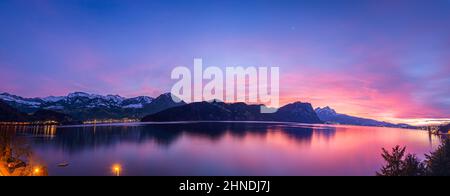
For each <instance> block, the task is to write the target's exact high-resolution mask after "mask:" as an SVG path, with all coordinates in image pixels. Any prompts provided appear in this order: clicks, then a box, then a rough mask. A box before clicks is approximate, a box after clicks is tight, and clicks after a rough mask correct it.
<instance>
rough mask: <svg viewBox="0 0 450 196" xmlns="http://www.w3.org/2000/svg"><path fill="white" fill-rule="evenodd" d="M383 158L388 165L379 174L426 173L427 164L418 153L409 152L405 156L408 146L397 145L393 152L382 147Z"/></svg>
mask: <svg viewBox="0 0 450 196" xmlns="http://www.w3.org/2000/svg"><path fill="white" fill-rule="evenodd" d="M382 150H383V154H381V156H383V159H384V160H385V161H386V165H385V166H383V167H382V168H381V170H380V172H377V173H376V174H377V176H420V175H424V174H425V166H424V164H423V163H421V162H420V160H418V159H417V157H416V155H413V154H408V155H406V157H405V152H406V147H402V148H401V147H400V146H398V145H397V146H395V147H394V148H392V153H390V152H388V151H387V150H386V149H384V148H383V149H382Z"/></svg>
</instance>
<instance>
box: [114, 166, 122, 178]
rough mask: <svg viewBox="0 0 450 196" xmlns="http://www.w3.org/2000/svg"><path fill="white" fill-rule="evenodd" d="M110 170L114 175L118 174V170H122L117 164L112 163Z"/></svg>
mask: <svg viewBox="0 0 450 196" xmlns="http://www.w3.org/2000/svg"><path fill="white" fill-rule="evenodd" d="M112 170H113V172H114V174H115V175H116V176H120V170H122V168H121V166H120V165H119V164H114V165H113V167H112Z"/></svg>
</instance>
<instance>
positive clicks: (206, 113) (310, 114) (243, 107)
mask: <svg viewBox="0 0 450 196" xmlns="http://www.w3.org/2000/svg"><path fill="white" fill-rule="evenodd" d="M260 107H261V105H247V104H245V103H224V102H216V101H213V102H206V101H204V102H195V103H190V104H185V105H182V106H177V107H172V108H169V109H166V110H164V111H161V112H158V113H155V114H151V115H148V116H145V117H144V118H143V119H142V121H144V122H149V121H157V122H164V121H280V122H281V121H282V122H299V123H322V121H321V120H320V119H319V117H317V115H316V113H315V112H314V109H313V107H312V106H311V104H310V103H301V102H295V103H291V104H287V105H285V106H283V107H280V108H279V109H278V110H277V111H276V112H275V113H261V112H260Z"/></svg>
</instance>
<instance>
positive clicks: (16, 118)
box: [0, 100, 81, 124]
mask: <svg viewBox="0 0 450 196" xmlns="http://www.w3.org/2000/svg"><path fill="white" fill-rule="evenodd" d="M39 121H40V122H44V121H55V122H57V123H59V124H79V123H81V122H79V121H77V120H75V119H73V118H72V117H71V116H69V115H67V114H63V113H59V112H55V111H51V110H45V109H39V110H37V111H36V112H34V113H32V114H26V113H23V112H20V111H18V110H17V109H16V108H13V107H11V106H9V105H8V104H7V103H5V102H3V101H2V100H0V122H39Z"/></svg>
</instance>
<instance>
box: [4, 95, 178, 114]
mask: <svg viewBox="0 0 450 196" xmlns="http://www.w3.org/2000/svg"><path fill="white" fill-rule="evenodd" d="M168 95H170V93H169V94H168ZM167 97H170V96H167V93H166V94H163V95H161V96H159V97H157V98H156V99H155V98H152V97H148V96H138V97H132V98H125V97H122V96H120V95H106V96H104V95H97V94H89V93H85V92H73V93H69V94H68V95H67V96H48V97H44V98H24V97H20V96H16V95H11V94H8V93H1V94H0V99H1V100H3V101H4V102H5V103H7V104H9V105H10V106H12V107H14V108H16V109H18V110H19V111H21V112H24V113H33V112H35V111H37V110H39V109H47V110H53V111H58V112H62V113H66V114H70V115H72V116H74V117H78V118H80V119H92V118H123V117H136V118H139V117H142V116H144V115H147V114H151V113H153V112H158V111H161V110H163V109H166V108H169V107H172V106H177V105H179V104H183V103H175V102H173V100H172V99H167ZM154 100H157V102H156V103H154V104H153V101H154Z"/></svg>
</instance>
